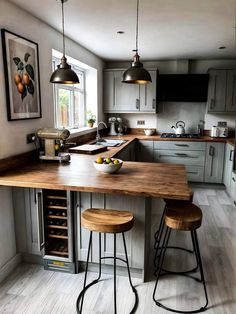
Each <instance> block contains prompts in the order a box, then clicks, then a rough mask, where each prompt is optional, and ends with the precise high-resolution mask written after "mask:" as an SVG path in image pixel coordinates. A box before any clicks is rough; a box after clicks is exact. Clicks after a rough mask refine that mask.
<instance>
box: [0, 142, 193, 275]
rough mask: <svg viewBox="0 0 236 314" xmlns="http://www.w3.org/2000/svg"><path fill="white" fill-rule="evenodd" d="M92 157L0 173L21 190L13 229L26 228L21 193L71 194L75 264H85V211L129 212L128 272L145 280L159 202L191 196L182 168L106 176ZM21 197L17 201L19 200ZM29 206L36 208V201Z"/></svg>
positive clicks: (130, 167) (138, 166)
mask: <svg viewBox="0 0 236 314" xmlns="http://www.w3.org/2000/svg"><path fill="white" fill-rule="evenodd" d="M120 149H121V148H115V149H111V150H109V151H108V152H106V153H103V155H105V156H108V155H109V156H113V155H114V154H116V153H117V151H118V150H120ZM96 157H97V156H96ZM96 157H95V156H87V155H80V154H72V155H71V162H69V163H61V164H59V163H48V162H38V161H35V162H31V163H28V164H26V165H22V166H20V167H18V168H14V169H11V170H7V171H2V172H1V174H0V185H3V186H11V187H18V188H21V189H14V191H15V195H16V197H15V199H16V200H17V199H18V200H19V201H15V207H16V208H15V212H16V216H17V217H18V218H19V223H17V226H18V225H21V224H22V221H23V223H24V219H23V218H22V217H23V214H22V213H20V210H22V208H24V207H27V204H25V205H23V206H22V204H21V202H22V199H24V201H25V199H27V197H25V191H33V190H36V191H37V190H38V189H44V190H45V189H48V190H63V191H70V193H71V194H72V195H73V200H74V201H73V208H74V212H75V216H73V217H74V218H73V219H74V222H73V224H74V229H76V235H75V247H76V260H77V261H79V262H83V261H85V260H86V255H87V241H88V231H87V230H83V229H82V228H81V221H80V218H81V213H82V212H83V210H85V209H86V208H89V207H91V206H93V207H98V208H110V209H118V210H130V211H132V212H133V213H134V216H135V226H134V228H133V229H132V230H131V231H129V232H128V233H127V247H128V255H129V259H130V266H131V268H132V269H133V272H134V273H135V274H137V276H139V277H140V276H141V277H142V278H143V280H145V279H146V278H147V270H148V264H149V256H150V254H149V253H150V252H149V249H150V241H151V237H152V235H151V214H152V212H153V211H154V212H156V213H157V214H158V213H161V212H162V209H163V205H164V202H163V201H162V200H161V199H163V198H171V199H182V200H188V199H189V197H190V193H189V188H188V183H187V177H186V170H185V167H184V166H183V165H171V164H158V163H140V162H129V161H127V162H126V161H125V162H124V163H123V166H122V168H121V169H120V171H119V172H118V173H114V174H105V173H100V172H97V171H96V170H95V168H94V166H93V161H94V160H95V159H96ZM19 191H20V192H19ZM21 192H22V193H21ZM20 194H21V197H19V195H20ZM33 195H34V194H33V193H32V197H31V200H34V196H33ZM29 199H30V197H29ZM31 204H33V206H34V201H32V202H31ZM18 206H19V213H18ZM36 211H37V208H36V207H33V208H31V209H30V210H29V213H30V214H26V213H25V215H26V220H29V216H31V217H33V216H34V215H36ZM16 221H17V219H16ZM35 221H37V219H35ZM27 224H28V225H30V224H31V222H30V221H29V222H28V223H26V226H25V227H26V228H28V227H27ZM17 228H18V227H17ZM35 228H37V224H36V223H35V222H34V228H32V230H31V231H30V232H29V231H28V232H26V234H28V235H29V234H30V233H35V232H36V234H35V236H34V238H35V239H36V240H34V241H35V242H37V241H38V240H39V239H38V236H37V230H35ZM22 229H23V228H20V227H19V231H18V232H17V231H16V233H17V235H18V238H19V237H20V238H22V232H23V231H22ZM120 240H121V239H120ZM32 241H33V240H32ZM96 241H97V239H96V238H95V239H94V242H95V243H94V244H93V254H92V262H94V263H96V262H97V259H98V254H97V253H98V252H97V245H96ZM103 241H104V245H103V248H104V249H103V254H105V255H109V254H110V252H111V251H112V239H111V236H110V235H109V234H107V235H106V237H105V236H104V238H103ZM20 246H21V245H20ZM28 246H29V245H28ZM31 247H33V245H31ZM36 247H37V243H34V250H35V248H36ZM118 247H120V248H122V246H119V239H118ZM22 253H24V252H22ZM28 253H31V252H28ZM33 253H35V252H33ZM36 253H37V252H36ZM38 253H39V252H38ZM117 254H118V255H119V256H120V257H123V254H124V252H123V251H122V250H121V251H120V252H119V251H118V252H117ZM109 263H111V261H110V260H107V261H106V264H109ZM80 264H81V263H80ZM108 267H109V266H108Z"/></svg>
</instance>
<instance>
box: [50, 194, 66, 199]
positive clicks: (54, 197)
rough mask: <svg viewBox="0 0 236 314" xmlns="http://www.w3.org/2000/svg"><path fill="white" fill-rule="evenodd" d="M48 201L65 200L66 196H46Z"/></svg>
mask: <svg viewBox="0 0 236 314" xmlns="http://www.w3.org/2000/svg"><path fill="white" fill-rule="evenodd" d="M47 198H48V199H52V200H54V199H56V200H67V197H66V196H60V195H47Z"/></svg>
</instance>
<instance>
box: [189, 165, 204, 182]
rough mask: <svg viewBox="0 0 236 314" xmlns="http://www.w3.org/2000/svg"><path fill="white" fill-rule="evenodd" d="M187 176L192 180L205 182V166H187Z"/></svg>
mask: <svg viewBox="0 0 236 314" xmlns="http://www.w3.org/2000/svg"><path fill="white" fill-rule="evenodd" d="M186 171H187V178H188V181H191V182H204V167H200V166H186Z"/></svg>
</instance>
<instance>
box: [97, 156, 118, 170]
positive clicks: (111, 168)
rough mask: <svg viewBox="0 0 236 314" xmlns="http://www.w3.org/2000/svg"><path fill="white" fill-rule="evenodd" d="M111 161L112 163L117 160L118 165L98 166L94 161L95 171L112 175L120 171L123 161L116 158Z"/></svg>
mask: <svg viewBox="0 0 236 314" xmlns="http://www.w3.org/2000/svg"><path fill="white" fill-rule="evenodd" d="M111 160H112V161H114V160H118V161H119V163H118V164H111V163H110V164H105V163H103V164H98V163H97V162H96V161H94V162H93V165H94V167H95V169H96V170H97V171H100V172H105V173H114V172H117V171H118V170H120V168H121V167H122V164H123V161H122V160H121V159H117V158H111Z"/></svg>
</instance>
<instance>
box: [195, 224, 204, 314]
mask: <svg viewBox="0 0 236 314" xmlns="http://www.w3.org/2000/svg"><path fill="white" fill-rule="evenodd" d="M193 235H194V239H195V245H196V255H197V259H198V264H199V269H200V274H201V282H202V284H203V287H204V293H205V298H206V303H205V305H204V306H203V307H201V310H202V311H204V310H205V309H206V307H207V305H208V296H207V289H206V282H205V278H204V272H203V267H202V259H201V254H200V249H199V244H198V238H197V231H196V230H194V231H193Z"/></svg>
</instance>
